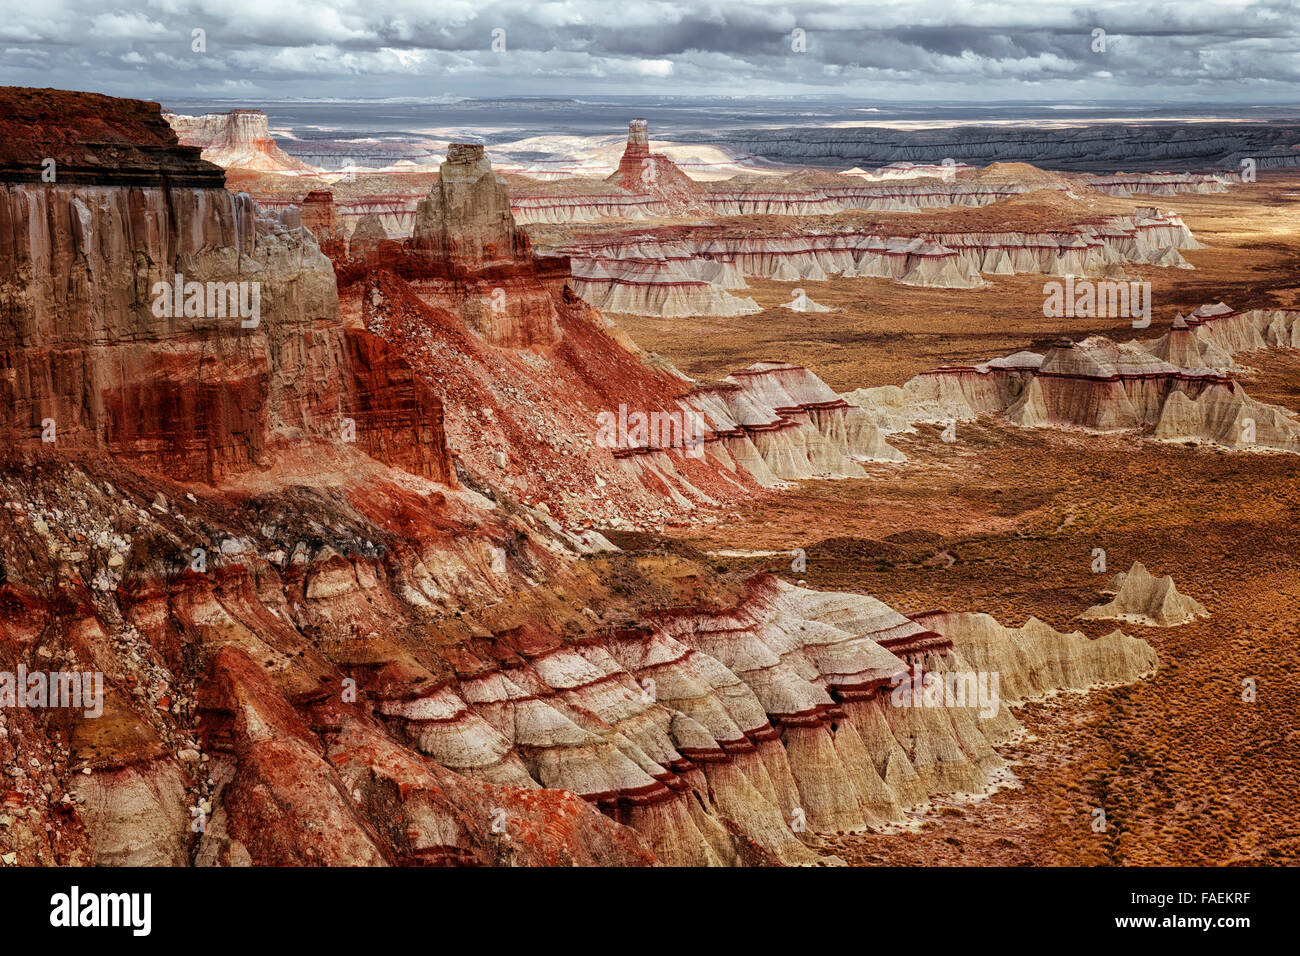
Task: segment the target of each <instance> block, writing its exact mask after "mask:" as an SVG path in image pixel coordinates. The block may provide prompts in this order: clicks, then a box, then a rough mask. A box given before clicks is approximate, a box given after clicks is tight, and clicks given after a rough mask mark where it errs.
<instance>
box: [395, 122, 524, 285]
mask: <svg viewBox="0 0 1300 956" xmlns="http://www.w3.org/2000/svg"><path fill="white" fill-rule="evenodd" d="M413 237H414V240H415V241H414V245H415V247H416V248H417V249H420V250H422V251H427V252H428V253H429V255H430V256H431V257H432V258H434V259H439V260H451V261H453V262H461V261H464V262H469V263H473V264H480V263H487V262H493V261H499V260H514V259H521V258H524V257H526V256H527V254H528V238H527V236H525V235H524V233H523V232H522V231H521V230H520V229H518V228H517V227H516V226H515V222H514V219H513V218H512V217H511V215H510V197H509V195H508V193H507V192H506V186H505V183H503V182H501V181H499V180H498V179H497V178H496V175H495V174H494V173H493V172H492V164H491V163H490V162H489V161H488V158H487V156H486V155H484V153H483V147H482V146H477V145H473V144H466V143H453V144H452V145H451V146H450V147H449V149H448V151H447V161H446V162H445V163H443V164H442V169H441V171H440V173H439V177H438V184H437V185H436V186H435V187H434V189H433V190H432V191H431V192H430V193H429V195H428V197H427V198H426V199H424V200H423V201H421V202H420V204H419V206H418V207H417V208H416V213H415V231H414V233H413Z"/></svg>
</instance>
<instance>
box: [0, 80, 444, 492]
mask: <svg viewBox="0 0 1300 956" xmlns="http://www.w3.org/2000/svg"><path fill="white" fill-rule="evenodd" d="M64 96H65V97H69V96H70V95H69V94H64ZM5 105H6V107H7V110H8V112H9V117H8V119H7V123H8V126H7V130H8V132H9V133H10V139H9V140H8V142H9V143H10V144H13V143H16V142H19V141H21V140H24V139H27V140H30V141H31V147H30V148H31V149H32V150H33V152H32V155H39V154H40V153H41V152H42V151H44V150H47V149H48V150H49V151H50V153H51V157H52V158H53V159H54V160H55V161H56V164H57V168H58V170H59V171H58V173H57V175H56V179H55V181H54V182H50V183H43V182H31V181H30V175H31V174H30V172H29V171H28V170H27V169H26V168H25V167H24V166H23V165H22V164H21V163H19V162H10V163H7V164H6V165H5V166H4V167H3V168H0V180H3V183H2V185H3V192H0V236H4V237H5V242H4V243H3V249H2V250H0V301H2V302H3V306H2V309H3V324H0V369H2V374H0V437H3V439H4V440H5V441H6V442H8V443H10V444H12V445H14V446H17V447H18V448H23V449H38V448H42V447H47V446H51V445H53V446H54V447H55V448H57V449H60V450H77V449H90V448H102V449H106V450H108V451H109V452H111V453H113V454H120V455H128V456H131V457H133V458H135V459H137V460H139V461H141V462H142V463H144V464H146V465H149V466H152V467H156V468H158V469H159V470H163V471H166V472H168V473H171V474H175V475H178V476H181V477H190V478H202V479H205V480H215V479H216V478H219V477H220V476H221V475H223V474H225V473H228V472H232V471H241V470H246V469H248V468H250V467H253V466H255V465H258V464H265V456H266V453H267V449H268V447H269V446H270V445H272V444H275V443H277V442H289V441H299V440H305V439H315V440H317V441H320V442H325V443H333V444H335V445H337V444H338V443H339V442H340V441H342V440H346V439H342V438H341V437H340V436H341V435H343V434H344V431H345V429H346V427H347V426H346V423H345V422H344V419H346V418H352V419H353V420H354V421H355V420H357V416H356V415H350V414H349V412H350V411H352V405H353V402H354V400H355V399H357V398H358V394H357V388H358V386H357V384H356V382H355V381H354V379H353V375H352V371H353V370H352V367H351V365H350V363H351V362H352V361H353V360H356V359H358V358H359V357H361V356H362V355H363V354H364V355H365V356H366V357H367V358H368V365H367V367H366V368H365V369H363V370H361V371H363V373H364V375H366V376H369V377H370V380H371V383H370V390H371V398H370V399H367V400H366V401H368V402H370V403H371V404H373V401H374V398H375V397H379V400H380V401H381V402H382V401H383V398H382V389H381V390H378V391H377V390H375V388H374V385H375V384H376V383H375V381H374V375H375V373H376V372H383V371H386V370H388V369H390V368H392V369H395V367H396V365H395V362H394V360H393V359H391V358H390V359H385V360H377V356H376V355H375V353H374V350H373V349H371V350H366V349H365V347H364V346H356V345H355V344H350V342H352V343H354V342H355V340H356V339H357V338H358V337H364V335H365V333H364V332H360V331H359V330H353V331H349V332H347V333H345V332H344V330H343V329H342V327H341V325H340V324H339V322H338V317H337V316H338V312H337V293H336V291H335V287H334V282H333V276H332V270H331V269H330V265H329V260H328V259H326V258H325V257H324V256H323V255H322V254H321V253H320V251H319V249H318V247H317V245H316V242H315V240H314V239H313V237H312V236H311V234H310V233H309V232H307V231H306V230H304V229H302V228H301V227H298V226H286V225H285V224H284V223H283V222H281V221H279V220H277V219H273V218H268V217H264V216H260V215H259V214H258V212H257V210H256V207H255V206H254V205H253V204H252V203H251V202H250V201H249V200H248V198H247V197H245V196H234V195H231V194H230V193H228V192H226V191H225V190H224V189H223V188H222V179H223V175H222V173H221V171H220V170H219V169H217V168H216V167H214V166H211V165H209V164H207V163H205V162H203V161H202V160H200V159H198V157H197V156H196V155H195V152H194V151H193V150H192V149H186V148H184V147H179V146H177V145H176V142H175V137H174V136H173V134H172V133H171V131H170V129H169V128H168V127H167V125H166V123H164V122H163V121H162V119H161V118H160V117H159V116H158V114H157V110H156V107H154V110H153V112H152V113H149V111H148V109H147V107H148V106H149V104H134V103H132V102H131V101H118V100H110V99H108V98H98V99H89V100H85V101H82V100H75V99H69V100H68V102H67V103H66V104H65V106H66V107H67V109H68V111H69V112H70V114H71V116H70V118H68V117H65V119H64V120H63V122H75V120H76V117H77V115H79V113H83V114H90V113H93V114H94V120H93V122H92V121H90V120H88V121H87V124H86V126H84V127H83V126H75V129H76V130H77V132H78V134H79V136H80V137H81V138H79V139H74V140H73V141H72V142H63V143H59V142H54V141H51V142H50V143H48V144H43V143H41V142H40V136H41V132H40V131H41V130H42V129H44V128H46V127H45V126H44V125H43V124H45V123H47V122H48V118H47V116H46V115H45V114H46V111H47V110H48V109H49V108H50V107H49V105H48V103H47V101H46V99H45V97H43V96H38V95H36V94H33V93H27V92H25V91H16V92H15V91H7V92H6V93H5ZM96 124H102V125H103V126H105V127H107V129H106V130H103V131H101V130H100V129H98V128H97V126H96ZM101 138H102V140H101ZM101 141H106V142H107V143H108V144H109V145H108V146H104V147H102V148H101V146H100V145H99V144H100V142H101ZM115 141H121V143H122V144H123V145H120V146H119V145H114V144H115ZM178 277H179V278H178ZM177 286H179V288H177ZM398 374H399V378H400V373H398ZM424 398H428V396H427V394H426V395H425V396H424ZM414 408H415V406H413V405H408V406H407V408H406V409H405V410H404V411H399V410H398V409H393V411H394V412H396V413H397V414H396V417H397V418H399V419H402V418H403V416H405V419H404V420H403V424H402V427H403V428H405V429H407V430H409V431H415V432H418V431H421V429H423V434H424V435H425V437H427V438H429V439H430V440H431V444H429V445H426V446H424V447H423V448H422V449H410V450H408V452H407V453H405V455H404V460H406V461H407V462H408V463H411V462H418V464H417V465H416V467H417V468H418V470H420V471H421V472H422V473H426V474H430V475H434V474H436V475H442V476H444V477H446V476H448V475H449V474H450V465H449V460H448V458H447V456H446V452H445V448H444V447H443V446H442V444H441V439H440V423H439V418H440V414H441V413H440V409H439V408H438V407H437V405H436V402H435V403H434V404H425V405H423V406H421V407H420V409H419V410H420V412H421V413H422V414H423V416H424V419H423V421H419V420H417V419H416V418H412V417H411V413H412V411H413V410H414ZM358 414H360V415H361V418H360V421H361V424H360V426H359V428H358V431H357V433H356V434H357V436H359V438H358V440H360V441H361V442H362V443H363V444H364V445H371V446H377V445H378V444H382V443H383V442H382V441H380V440H379V439H377V438H376V437H375V436H373V435H372V434H370V432H369V428H368V426H369V424H370V423H371V421H372V419H373V408H367V409H366V411H365V413H361V412H359V413H358ZM348 435H349V438H350V437H352V433H351V432H349V433H348Z"/></svg>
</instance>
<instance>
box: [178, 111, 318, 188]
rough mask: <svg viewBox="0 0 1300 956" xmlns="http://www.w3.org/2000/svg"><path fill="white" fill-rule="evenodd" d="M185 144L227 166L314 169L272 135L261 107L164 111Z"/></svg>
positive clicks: (283, 170) (279, 170)
mask: <svg viewBox="0 0 1300 956" xmlns="http://www.w3.org/2000/svg"><path fill="white" fill-rule="evenodd" d="M163 117H164V118H165V119H166V120H167V122H168V123H170V124H171V127H172V129H174V130H175V131H176V135H177V137H178V138H179V139H180V142H181V144H182V145H183V146H198V147H200V148H201V149H202V150H203V158H204V159H206V160H208V162H212V163H216V164H217V165H218V166H221V167H222V168H224V169H244V170H251V171H254V172H265V173H315V172H319V170H318V169H316V167H314V166H309V165H307V164H306V163H304V162H302V161H301V160H299V159H295V158H294V157H292V156H290V155H289V154H288V153H286V152H285V151H284V150H282V149H281V148H280V147H279V146H277V145H276V142H275V140H274V139H272V138H271V130H270V126H269V124H268V121H267V118H266V114H265V113H263V112H262V111H261V110H243V109H241V110H230V111H229V112H228V113H204V114H203V115H202V116H186V115H184V114H181V113H164V114H163Z"/></svg>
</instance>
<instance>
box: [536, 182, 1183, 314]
mask: <svg viewBox="0 0 1300 956" xmlns="http://www.w3.org/2000/svg"><path fill="white" fill-rule="evenodd" d="M1196 248H1199V244H1198V243H1197V242H1196V240H1195V239H1194V237H1193V236H1192V234H1191V232H1190V230H1188V228H1187V227H1186V225H1185V224H1184V223H1183V222H1182V220H1181V219H1180V218H1179V217H1178V216H1176V215H1172V214H1167V213H1162V212H1160V211H1159V210H1157V209H1154V208H1150V207H1142V208H1139V209H1137V210H1135V211H1134V214H1133V215H1132V216H1117V217H1112V218H1110V219H1107V220H1105V221H1103V222H1100V223H1094V224H1088V225H1078V226H1074V227H1072V228H1070V229H1066V230H1061V231H1053V232H1043V233H1026V232H1015V231H1012V232H1000V233H998V232H933V233H931V232H926V233H922V234H920V235H906V236H891V235H881V234H876V233H860V232H830V233H820V234H799V235H772V236H755V237H739V236H729V235H726V234H725V233H724V232H723V231H722V230H720V229H718V228H712V227H709V228H703V227H702V228H698V229H687V230H682V229H673V230H664V231H663V232H661V233H654V232H651V233H644V234H637V235H633V236H627V237H623V238H618V239H612V240H586V241H578V242H570V243H565V244H563V245H561V246H560V247H559V251H560V252H562V253H563V254H565V255H567V256H569V257H570V259H571V260H572V262H573V271H574V280H575V291H576V292H578V294H579V295H582V296H584V297H588V298H589V299H590V300H591V301H592V302H593V303H596V304H599V307H600V308H602V309H604V310H606V311H611V312H614V311H619V312H630V313H634V314H641V315H660V316H664V317H676V316H679V315H682V314H695V315H712V314H719V315H736V314H745V313H746V312H749V311H752V310H753V308H754V307H753V304H752V301H750V300H747V299H741V298H739V297H737V296H733V295H731V291H732V290H735V289H738V288H742V287H743V285H742V284H740V283H738V282H737V279H740V280H741V283H743V279H744V278H746V277H760V278H766V279H776V280H778V281H782V282H820V281H825V280H826V279H828V278H830V277H832V276H839V277H843V278H859V277H861V278H865V277H874V278H888V279H892V280H894V281H896V282H899V283H902V284H904V285H917V286H926V287H934V288H953V289H968V288H979V287H981V286H983V285H984V284H985V280H984V278H983V275H984V274H988V275H1011V274H1016V273H1040V274H1043V275H1061V276H1063V275H1075V276H1110V277H1122V276H1123V275H1124V269H1125V267H1126V266H1128V265H1151V266H1157V267H1169V266H1172V267H1181V268H1188V265H1187V263H1186V261H1185V260H1184V259H1183V258H1182V256H1181V254H1180V250H1186V249H1196ZM673 283H676V285H677V288H678V289H679V290H680V291H679V293H678V294H677V295H676V296H674V297H669V296H665V295H664V294H662V292H661V291H659V290H662V289H664V288H665V287H668V286H670V285H672V284H673ZM702 283H707V286H704V285H702ZM709 287H711V288H709ZM651 290H654V292H652V291H651ZM688 310H690V311H688Z"/></svg>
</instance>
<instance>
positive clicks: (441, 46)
mask: <svg viewBox="0 0 1300 956" xmlns="http://www.w3.org/2000/svg"><path fill="white" fill-rule="evenodd" d="M950 6H952V7H955V8H956V9H948V7H950ZM1298 13H1300V9H1298V5H1297V2H1296V0H1261V2H1257V3H1250V4H1240V3H1235V2H1209V0H1201V2H1198V0H1183V2H1180V3H1177V4H1170V3H1163V2H1150V3H1134V2H1106V0H1097V2H1093V3H1087V4H1076V3H1070V2H1066V3H1064V4H1062V3H1058V2H1050V0H970V2H967V3H963V4H960V5H957V4H946V3H929V4H927V3H922V2H916V0H907V2H902V0H898V2H894V0H881V2H869V3H868V2H834V3H831V2H807V3H792V2H772V0H743V2H742V0H716V2H708V0H703V2H697V3H665V2H659V0H618V2H609V0H551V2H540V3H539V2H536V0H486V2H477V0H438V3H437V4H430V3H428V2H427V0H141V2H139V3H135V4H118V3H114V2H113V0H107V2H92V0H50V2H49V3H48V4H39V5H38V4H29V5H27V6H25V7H22V6H17V5H10V9H9V11H8V13H7V16H6V19H5V20H4V21H3V22H0V81H3V82H5V83H13V84H23V85H52V86H62V87H72V88H85V89H97V90H102V91H105V92H110V93H117V94H122V95H134V96H149V97H153V98H177V97H184V96H204V95H209V96H246V97H248V98H249V99H255V98H275V97H355V98H363V97H380V96H423V95H437V94H447V93H451V94H458V95H464V96H475V95H502V94H519V93H554V94H580V93H583V92H588V91H597V92H601V93H636V92H655V93H677V94H683V95H691V94H701V95H703V94H738V95H744V94H797V93H818V94H828V93H829V94H835V93H838V94H844V95H849V96H867V97H872V98H877V99H882V100H883V99H910V100H923V99H927V98H932V99H945V100H952V99H962V98H980V99H983V100H988V101H993V100H1007V99H1039V100H1043V99H1062V98H1069V99H1074V100H1079V99H1122V98H1141V99H1146V100H1168V101H1171V102H1175V101H1176V102H1183V103H1187V102H1196V101H1204V100H1214V101H1220V102H1225V101H1232V102H1245V103H1250V102H1270V103H1277V102H1283V101H1285V102H1295V101H1296V100H1300V96H1297V95H1296V94H1297V91H1298V89H1297V84H1300V16H1297V14H1298ZM1094 28H1101V29H1103V30H1105V31H1106V35H1107V43H1106V50H1105V51H1104V52H1094V50H1093V49H1092V31H1093V29H1094ZM195 29H202V30H204V31H206V34H205V39H206V46H205V49H204V50H202V51H200V52H195V51H194V50H193V49H192V39H191V37H192V31H193V30H195ZM796 29H797V30H802V31H804V41H805V46H804V48H803V49H801V50H797V49H795V46H796V44H795V43H794V42H793V37H792V33H793V31H795V30H796ZM494 31H504V39H505V50H504V52H500V51H494V50H493V47H492V41H493V36H494ZM497 35H498V36H500V34H497Z"/></svg>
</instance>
